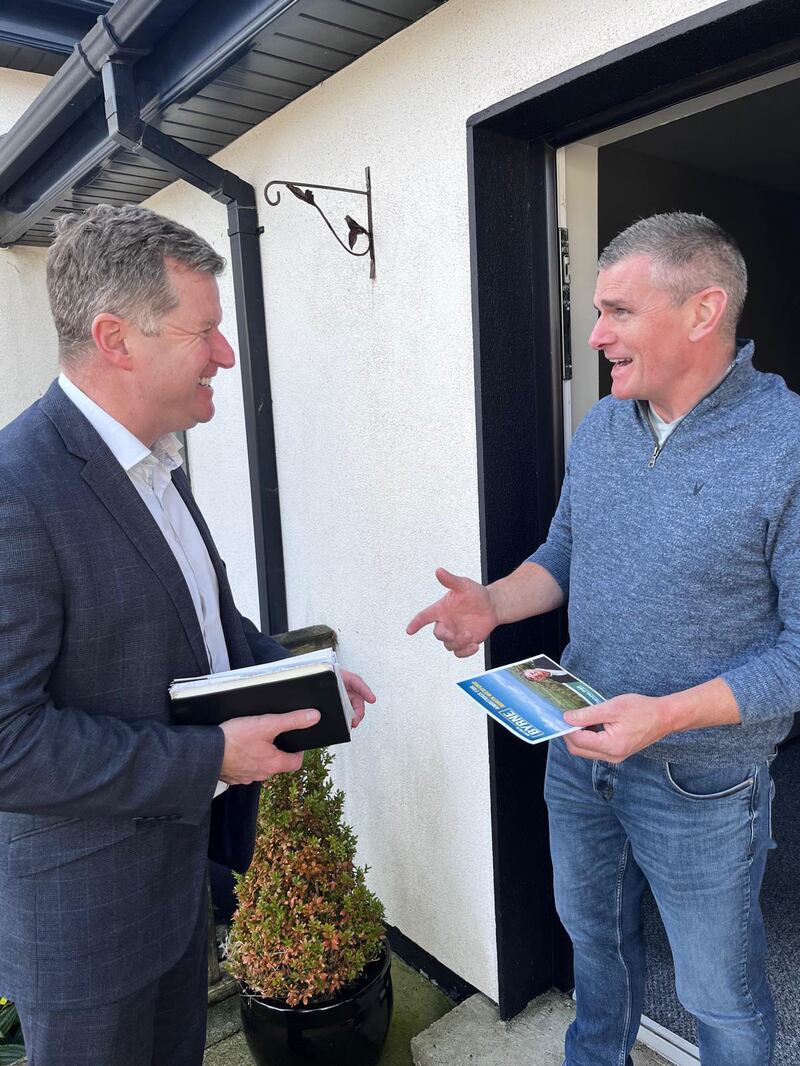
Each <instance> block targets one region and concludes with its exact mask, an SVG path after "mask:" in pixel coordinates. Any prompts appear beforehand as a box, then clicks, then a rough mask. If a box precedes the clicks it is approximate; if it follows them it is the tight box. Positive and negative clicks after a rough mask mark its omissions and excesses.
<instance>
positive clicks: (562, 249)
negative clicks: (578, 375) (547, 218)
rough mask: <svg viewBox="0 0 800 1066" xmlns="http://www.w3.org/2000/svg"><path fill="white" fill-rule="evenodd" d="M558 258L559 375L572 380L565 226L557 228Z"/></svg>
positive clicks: (567, 238)
mask: <svg viewBox="0 0 800 1066" xmlns="http://www.w3.org/2000/svg"><path fill="white" fill-rule="evenodd" d="M558 239H559V260H560V264H561V279H560V280H561V377H562V379H563V380H564V381H571V380H572V327H571V315H570V276H569V234H568V233H567V230H566V227H565V226H559V228H558Z"/></svg>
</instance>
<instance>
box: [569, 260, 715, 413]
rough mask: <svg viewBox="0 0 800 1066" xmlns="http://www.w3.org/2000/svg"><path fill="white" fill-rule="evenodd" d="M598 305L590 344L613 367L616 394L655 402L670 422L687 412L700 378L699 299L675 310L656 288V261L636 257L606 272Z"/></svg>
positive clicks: (600, 282)
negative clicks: (691, 388)
mask: <svg viewBox="0 0 800 1066" xmlns="http://www.w3.org/2000/svg"><path fill="white" fill-rule="evenodd" d="M594 303H595V307H596V308H597V310H598V312H599V317H598V319H597V323H596V325H595V327H594V329H593V330H592V333H591V336H590V337H589V344H590V345H591V346H592V347H593V348H596V349H597V350H598V351H602V352H603V354H604V355H605V357H606V359H608V360H609V362H610V363H611V364H612V366H611V381H612V385H611V395H612V396H614V397H616V398H617V399H618V400H649V401H650V403H651V404H652V405H653V407H654V408H656V410H657V412H658V414H659V415H661V417H662V418H664V417H666V418H667V420H668V421H671V419H672V418H677V417H678V416H679V415H680V414H683V413H685V412H684V411H681V410H679V409H678V408H680V407H681V405H682V399H683V396H684V395H685V394H686V393H687V391H688V390H687V385H688V384H689V383H690V380H691V379H692V378H693V376H694V375H695V374H696V358H695V356H696V352H695V350H694V345H693V343H692V340H691V339H690V338H691V336H692V329H693V326H694V324H695V318H696V308H695V306H694V302H693V299H692V298H690V299H689V300H687V301H686V302H685V303H684V304H681V305H680V306H675V305H674V304H673V302H672V297H671V295H670V293H668V292H667V291H666V290H665V289H660V288H657V287H656V286H655V285H654V284H653V282H652V280H651V261H650V260H649V259H648V258H647V257H645V256H631V257H629V258H627V259H621V260H620V261H619V262H617V263H614V264H613V265H612V266H610V267H609V268H608V269H607V270H601V271H600V273H599V274H598V276H597V287H596V289H595V297H594ZM687 410H688V408H687Z"/></svg>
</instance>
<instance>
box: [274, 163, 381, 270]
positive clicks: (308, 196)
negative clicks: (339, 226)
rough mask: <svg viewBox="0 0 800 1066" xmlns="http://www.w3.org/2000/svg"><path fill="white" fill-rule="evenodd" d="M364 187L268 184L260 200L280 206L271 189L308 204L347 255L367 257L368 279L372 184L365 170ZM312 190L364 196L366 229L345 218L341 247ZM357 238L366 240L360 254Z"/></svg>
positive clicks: (372, 257)
mask: <svg viewBox="0 0 800 1066" xmlns="http://www.w3.org/2000/svg"><path fill="white" fill-rule="evenodd" d="M364 172H365V174H366V180H367V187H366V190H365V189H343V188H341V187H340V186H338V185H308V184H307V183H306V182H300V181H270V182H268V183H267V185H265V186H264V199H265V200H266V201H267V203H268V204H269V206H270V207H277V206H278V204H279V203H280V202H281V194H280V192H279V191H278V190H277V189H276V190H275V192H274V193H273V194H272V196H273V197H274V199H271V198H270V189H271V188H272V187H273V186H274V185H283V186H285V187H286V188H287V189H288V190H289V192H290V193H292V195H293V196H296V197H297V199H298V200H302V202H303V203H304V204H309V205H310V206H311V207H313V208H314V209H315V210H316V211H318V212H319V213H320V215H321V216H322V221H323V222H324V223H325V225H326V226H327V227H328V229H329V230H330V231H331V233H332V234H333V235H334V237H335V238H336V240H337V241H338V242H339V244H340V245H341V246H342V248H344V250H345V251H346V252H347V254H348V255H354V256H356V257H360V256H364V255H368V256H369V263H370V267H369V276H370V277H371V278H374V277H375V244H374V241H373V237H372V183H371V181H370V176H369V167H366V169H365V171H364ZM313 189H323V190H325V191H326V192H346V193H352V195H353V196H366V198H367V225H366V226H362V225H361V223H360V222H356V220H355V219H354V218H352V217H351V216H350V215H345V216H344V220H345V222H346V223H347V244H345V243H344V241H343V240H342V238H341V237H340V236H339V234H338V233H337V232H336V230H335V229H334V228H333V226H332V225H331V223H330V220H329V219H328V216H327V215H326V214H325V212H324V211H323V210H322V208H321V207H320V206H319V204H318V203H317V201H316V198H315V196H314V193H313V191H312V190H313ZM360 237H366V238H367V246H366V248H363V249H362V250H361V251H356V250H355V246H356V244H357V243H358V241H359V238H360Z"/></svg>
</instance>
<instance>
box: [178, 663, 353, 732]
mask: <svg viewBox="0 0 800 1066" xmlns="http://www.w3.org/2000/svg"><path fill="white" fill-rule="evenodd" d="M169 696H170V700H171V701H172V703H171V710H172V717H173V719H174V721H175V722H176V723H178V724H179V725H219V724H220V723H221V722H225V721H227V720H228V719H229V718H241V717H243V716H246V715H252V714H282V713H284V712H286V711H297V710H300V708H301V707H316V709H317V710H318V711H319V713H320V720H319V721H318V722H317V723H316V725H312V726H309V727H308V728H307V729H295V730H292V731H290V732H286V733H280V734H279V735H278V736H277V738H276V739H275V746H276V747H277V748H280V749H281V750H282V751H308V750H310V749H311V748H324V747H328V746H329V745H331V744H344V743H346V742H347V741H348V740H349V739H350V722H351V719H352V716H353V708H352V706H351V704H350V700H349V698H348V695H347V691H346V689H345V687H344V681H343V679H342V674H341V671H340V668H339V665H338V663H337V661H336V653H335V652H334V651H332V650H331V649H330V648H323V649H322V650H321V651H312V652H309V653H308V654H307V655H294V656H291V657H290V658H288V659H278V660H277V661H275V662H271V663H262V664H259V665H257V666H247V667H244V668H243V669H240V670H226V671H224V672H222V673H218V674H206V675H205V676H204V677H192V678H179V679H177V680H175V681H173V682H172V684H171V685H170V687H169Z"/></svg>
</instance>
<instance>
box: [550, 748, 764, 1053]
mask: <svg viewBox="0 0 800 1066" xmlns="http://www.w3.org/2000/svg"><path fill="white" fill-rule="evenodd" d="M770 762H771V759H769V760H761V761H760V762H758V763H753V764H750V765H746V766H741V765H740V766H713V767H690V766H687V765H685V764H680V765H678V764H675V763H665V762H663V761H660V760H655V759H647V758H644V757H643V756H641V755H636V756H633V757H632V758H630V759H627V760H626V761H625V762H623V763H621V764H620V765H618V766H614V765H611V764H610V763H604V762H590V761H588V760H586V759H580V758H577V757H575V756H572V755H570V754H569V752H568V751H567V748H566V745H565V744H564V742H563V740H554V741H551V743H550V752H549V756H548V763H547V777H546V781H545V798H546V800H547V806H548V810H549V816H550V846H551V851H552V856H553V869H554V879H555V896H556V908H557V910H558V914H559V917H560V918H561V921H562V922H563V923H564V926H565V928H566V930H567V932H568V933H569V936H570V938H571V940H572V944H573V948H574V952H575V991H576V999H577V1015H576V1018H575V1021H574V1022H573V1023H572V1025H571V1026H570V1027H569V1030H568V1031H567V1037H566V1044H565V1051H566V1058H565V1063H566V1066H626V1064H629V1063H630V1062H631V1059H630V1057H629V1056H630V1050H631V1047H632V1046H633V1042H634V1040H635V1039H636V1033H637V1030H638V1028H639V1019H640V1016H641V1011H642V1001H643V995H644V980H645V953H644V943H643V940H642V929H641V914H640V911H641V900H642V893H643V891H644V888H645V884H646V883H649V885H650V888H651V890H652V892H653V896H654V897H655V900H656V903H657V904H658V909H659V911H660V912H661V918H662V920H663V922H664V927H665V929H666V932H667V936H668V938H669V943H670V947H671V949H672V954H673V958H674V961H675V975H676V990H677V993H678V998H679V999H680V1001H681V1003H682V1004H683V1005H684V1007H685V1008H686V1009H687V1010H688V1011H690V1013H692V1014H694V1015H695V1017H696V1018H697V1023H698V1037H699V1045H700V1057H701V1062H702V1063H703V1066H769V1063H770V1062H771V1059H772V1052H773V1047H774V1043H775V1012H774V1008H773V1004H772V996H771V994H770V990H769V986H768V984H767V979H766V973H765V967H764V960H765V953H766V939H765V936H764V923H763V919H762V916H761V907H760V904H759V899H758V896H759V891H760V889H761V881H762V878H763V876H764V867H765V865H766V858H767V851H768V850H769V848H770V847H773V846H774V844H773V842H772V831H771V825H770V811H771V801H772V782H771V779H770V775H769V763H770Z"/></svg>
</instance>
